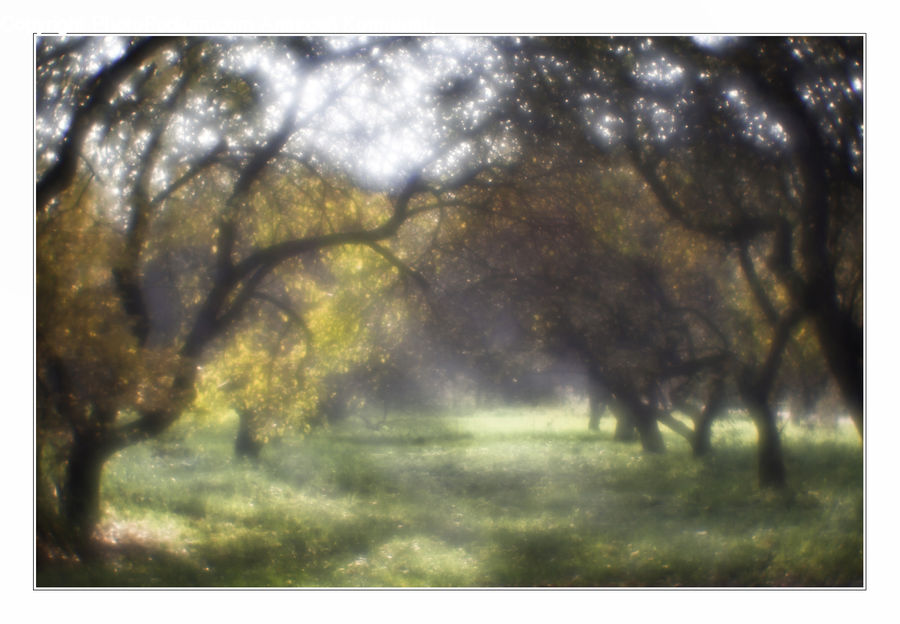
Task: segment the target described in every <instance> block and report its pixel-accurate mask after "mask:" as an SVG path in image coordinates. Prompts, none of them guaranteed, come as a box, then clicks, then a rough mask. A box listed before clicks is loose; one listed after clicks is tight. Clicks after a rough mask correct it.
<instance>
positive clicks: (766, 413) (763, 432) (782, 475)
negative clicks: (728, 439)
mask: <svg viewBox="0 0 900 624" xmlns="http://www.w3.org/2000/svg"><path fill="white" fill-rule="evenodd" d="M751 413H752V415H753V421H754V422H755V423H756V431H757V435H758V442H757V462H758V473H759V485H760V487H769V488H783V487H785V485H787V480H786V475H787V471H786V470H785V466H784V454H783V452H782V449H781V436H780V435H779V432H778V424H777V422H776V420H775V412H774V410H772V408H771V407H769V404H768V403H767V402H758V403H756V404H755V405H753V406H751Z"/></svg>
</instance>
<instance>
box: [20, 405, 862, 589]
mask: <svg viewBox="0 0 900 624" xmlns="http://www.w3.org/2000/svg"><path fill="white" fill-rule="evenodd" d="M236 427H237V419H236V417H235V416H234V415H233V414H223V415H221V417H219V418H214V419H210V418H206V419H195V420H191V419H185V420H184V421H183V422H182V423H180V424H179V425H177V426H176V428H175V429H173V430H172V431H170V432H168V433H167V434H165V435H164V436H163V437H162V438H160V439H158V440H155V441H153V442H149V443H146V444H144V445H140V446H136V447H132V448H129V449H127V450H125V451H123V452H121V453H119V454H118V455H117V456H116V457H115V458H114V459H113V460H112V461H110V462H109V464H108V465H107V468H106V470H105V472H104V477H103V489H102V496H103V501H104V518H103V521H102V525H101V529H100V530H101V539H102V543H103V544H104V547H103V550H102V555H101V556H100V557H99V558H98V559H97V560H95V561H91V562H88V563H78V562H72V561H56V562H40V563H39V564H38V565H37V569H36V584H37V586H38V587H69V586H95V587H279V588H283V587H342V588H343V587H783V586H788V587H834V586H844V587H848V586H849V587H854V586H855V587H859V586H861V585H862V584H863V568H864V565H863V551H864V548H863V525H864V515H863V514H864V501H863V493H864V488H863V454H862V449H861V445H860V443H859V439H858V437H857V435H856V433H855V431H854V429H853V427H852V425H850V424H846V425H841V426H839V427H838V428H836V429H827V428H819V429H805V428H802V427H798V426H792V425H787V426H785V428H784V430H783V435H784V444H785V453H786V461H787V468H788V479H789V487H788V489H787V490H786V491H784V492H769V491H764V490H760V489H759V488H758V487H757V485H756V479H755V470H756V467H755V431H754V429H753V427H752V425H751V424H750V423H749V421H747V420H746V419H742V418H741V417H740V416H739V415H733V416H731V417H729V418H726V419H723V420H720V421H719V422H717V423H716V424H715V425H714V429H713V447H714V450H713V453H712V455H711V456H710V457H708V458H706V459H704V460H702V461H699V460H696V459H694V458H693V457H692V456H691V452H690V449H689V447H688V445H687V443H686V442H685V441H684V440H683V439H682V438H679V437H677V436H674V435H671V436H670V435H667V436H666V443H667V446H668V449H667V452H666V453H665V454H663V455H659V456H656V455H647V454H644V453H642V452H641V450H640V447H639V445H638V444H636V443H634V444H629V443H619V442H614V441H613V440H612V435H613V427H614V423H613V422H612V420H611V419H610V418H606V419H604V421H603V422H602V424H601V428H600V430H599V431H597V432H588V431H587V419H586V416H585V408H583V407H581V406H572V405H563V406H556V407H540V408H521V409H519V408H503V409H494V410H478V411H472V412H469V413H457V414H443V415H423V414H402V415H401V414H397V415H394V416H392V417H389V418H388V419H387V420H386V421H385V422H384V423H382V426H381V427H379V428H377V429H373V428H371V427H370V426H368V423H366V422H364V421H363V420H362V419H358V418H354V417H351V418H349V419H347V420H346V421H344V422H342V423H339V424H337V425H334V426H332V427H330V428H329V429H326V430H317V431H314V432H312V433H310V434H308V435H306V436H300V435H297V436H286V437H285V438H283V439H281V440H279V441H277V442H275V443H272V444H270V445H268V446H267V447H266V448H265V449H264V450H263V452H262V455H261V457H260V459H259V461H258V462H252V461H250V460H246V459H237V458H236V457H235V456H234V452H233V445H234V434H235V430H236Z"/></svg>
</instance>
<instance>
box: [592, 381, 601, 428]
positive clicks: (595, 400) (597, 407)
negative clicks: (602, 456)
mask: <svg viewBox="0 0 900 624" xmlns="http://www.w3.org/2000/svg"><path fill="white" fill-rule="evenodd" d="M602 398H603V396H602V392H601V390H600V388H598V387H597V384H596V383H595V382H593V381H590V380H589V381H588V406H589V411H590V420H589V421H588V430H589V431H597V430H598V429H600V417H601V416H602V415H603V406H602V405H601V400H602Z"/></svg>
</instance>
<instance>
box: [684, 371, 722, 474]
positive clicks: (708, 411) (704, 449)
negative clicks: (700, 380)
mask: <svg viewBox="0 0 900 624" xmlns="http://www.w3.org/2000/svg"><path fill="white" fill-rule="evenodd" d="M713 383H714V385H713V388H712V391H711V392H710V395H709V399H708V400H707V401H706V405H705V406H704V407H703V411H702V412H700V414H699V415H698V416H696V417H695V419H694V437H693V439H692V440H691V448H692V449H693V451H694V457H704V456H705V455H707V454H708V453H709V451H710V450H712V423H713V419H715V417H716V414H717V413H718V411H719V409H720V408H721V407H722V402H723V400H724V398H725V384H724V383H723V381H722V380H721V379H718V380H716V381H715V382H713Z"/></svg>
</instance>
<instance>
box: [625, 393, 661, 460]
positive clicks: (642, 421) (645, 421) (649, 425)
mask: <svg viewBox="0 0 900 624" xmlns="http://www.w3.org/2000/svg"><path fill="white" fill-rule="evenodd" d="M633 413H634V423H635V426H636V427H637V430H638V435H639V436H640V438H641V447H642V448H643V449H644V451H646V452H648V453H662V452H663V451H665V450H666V445H665V443H664V442H663V438H662V433H661V432H660V430H659V421H657V419H656V415H655V414H654V413H653V409H652V408H650V407H649V406H647V405H643V404H638V405H636V406H635V407H634V410H633Z"/></svg>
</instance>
